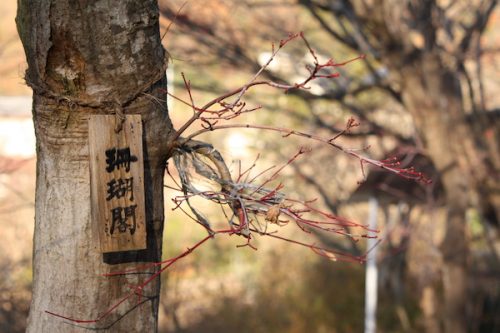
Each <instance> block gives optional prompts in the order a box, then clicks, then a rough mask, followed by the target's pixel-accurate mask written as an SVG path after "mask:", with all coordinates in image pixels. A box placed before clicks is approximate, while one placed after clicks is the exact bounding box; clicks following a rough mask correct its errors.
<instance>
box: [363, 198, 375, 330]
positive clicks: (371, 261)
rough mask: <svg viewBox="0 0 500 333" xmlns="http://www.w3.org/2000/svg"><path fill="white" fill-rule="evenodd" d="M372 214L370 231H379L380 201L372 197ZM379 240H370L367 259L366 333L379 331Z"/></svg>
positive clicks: (369, 218)
mask: <svg viewBox="0 0 500 333" xmlns="http://www.w3.org/2000/svg"><path fill="white" fill-rule="evenodd" d="M369 205H370V213H369V216H368V225H369V227H370V229H372V230H377V212H378V201H377V198H375V197H374V196H372V197H370V203H369ZM376 244H377V239H376V238H368V240H367V249H368V250H370V249H371V251H370V253H368V255H367V257H366V275H365V333H375V332H376V330H377V319H376V315H377V246H376Z"/></svg>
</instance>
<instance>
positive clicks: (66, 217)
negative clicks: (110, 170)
mask: <svg viewBox="0 0 500 333" xmlns="http://www.w3.org/2000/svg"><path fill="white" fill-rule="evenodd" d="M17 24H18V30H19V34H20V36H21V39H22V42H23V44H24V48H25V52H26V57H27V61H28V65H29V68H28V70H27V73H26V81H27V82H28V84H29V85H30V86H31V87H32V88H33V92H34V94H33V95H34V96H33V119H34V125H35V133H36V138H37V183H36V185H37V188H36V217H35V236H34V250H33V270H34V271H33V300H32V304H31V309H30V316H29V319H28V329H27V332H34V333H40V332H51V333H54V332H84V331H87V330H86V329H85V328H80V327H78V326H75V325H68V324H67V323H65V322H64V320H62V319H60V318H57V317H55V316H52V315H49V314H47V313H46V312H45V311H50V312H54V313H57V314H61V315H64V316H67V317H71V318H78V319H95V318H97V317H98V316H99V315H100V314H101V313H103V312H104V311H105V310H106V309H107V308H109V307H110V306H112V305H114V304H115V303H116V302H117V301H118V300H119V299H120V298H122V297H123V296H125V295H127V294H128V293H130V285H135V284H138V283H140V282H141V281H144V280H145V279H147V278H149V277H150V276H151V275H150V274H149V275H148V274H136V275H127V276H123V275H122V276H118V277H102V276H99V274H103V273H107V272H111V271H122V270H125V269H127V268H131V267H135V266H136V265H138V263H139V262H152V261H158V260H159V259H160V257H161V246H162V232H163V217H164V216H163V215H164V210H163V172H164V166H165V163H166V158H167V151H166V146H167V140H168V137H169V135H170V134H171V132H172V125H171V122H170V119H169V116H168V111H167V108H166V103H164V102H161V100H165V96H164V90H162V89H160V88H164V87H165V86H166V78H165V71H164V70H165V64H166V59H165V52H164V49H163V47H162V45H161V40H160V35H159V25H158V8H157V4H156V1H155V0H144V1H135V0H122V1H113V2H109V1H87V0H19V2H18V15H17ZM119 108H121V109H122V110H123V112H124V114H140V115H141V116H142V121H143V146H144V173H145V175H144V179H145V198H146V225H147V249H146V250H141V251H129V252H118V253H111V254H105V255H103V254H101V252H100V246H99V238H98V231H97V230H96V226H95V225H94V223H93V221H92V220H91V207H90V184H89V179H90V174H89V155H88V154H89V152H88V150H89V147H88V119H89V117H90V116H91V115H95V114H113V113H115V112H116V110H117V109H119ZM151 271H153V270H151ZM159 290H160V281H159V279H156V280H154V281H153V282H152V283H151V284H149V285H148V286H147V287H146V288H145V289H144V292H143V295H144V296H145V297H144V298H143V299H140V302H138V298H137V297H131V298H130V299H129V300H127V301H126V302H125V303H123V304H121V305H120V306H119V307H118V308H117V309H116V310H114V311H113V312H111V314H110V315H108V316H106V317H105V318H103V319H102V320H100V321H99V322H98V323H95V324H87V326H86V327H89V325H90V326H92V327H99V328H106V329H104V331H108V329H109V331H112V332H155V331H156V330H157V313H158V312H157V311H158V302H159Z"/></svg>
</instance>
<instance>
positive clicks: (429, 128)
mask: <svg viewBox="0 0 500 333" xmlns="http://www.w3.org/2000/svg"><path fill="white" fill-rule="evenodd" d="M400 73H401V76H402V77H401V82H402V91H403V94H402V96H403V100H404V103H405V105H406V106H407V108H408V110H409V111H410V112H411V113H412V116H413V119H414V120H415V125H416V128H417V131H418V132H419V135H420V137H421V138H422V139H423V141H424V145H425V148H426V149H427V153H428V154H429V156H430V158H431V159H432V161H433V162H434V164H435V166H436V168H437V170H438V171H439V172H440V174H441V180H442V182H443V186H444V188H445V193H446V207H447V210H448V212H447V222H446V227H445V230H446V231H445V232H446V235H445V239H444V241H443V244H442V246H441V253H442V255H443V261H444V264H443V268H442V279H443V280H442V282H443V288H444V312H443V314H444V316H443V318H444V323H443V324H444V327H445V331H446V332H456V333H459V332H466V330H467V325H466V324H467V321H466V318H467V316H466V311H465V309H466V307H465V304H466V300H467V255H468V241H467V238H466V232H465V222H466V221H465V213H466V209H467V207H468V206H469V205H470V202H469V196H470V192H468V189H469V191H470V189H471V187H472V186H471V185H472V183H473V180H472V175H471V174H470V170H471V166H472V164H471V161H479V160H480V159H479V158H477V159H474V158H473V157H472V156H471V155H472V154H475V153H476V150H475V149H474V148H473V143H472V142H471V138H470V136H469V135H468V132H467V129H466V124H465V115H464V112H463V109H462V95H461V90H460V85H459V81H458V78H457V77H456V75H455V74H454V73H452V72H451V71H450V70H448V69H447V68H446V67H445V66H444V65H443V64H442V63H441V61H440V59H439V57H438V56H437V55H435V54H433V53H430V52H429V53H425V54H422V55H421V57H419V58H416V59H414V62H413V63H411V64H406V65H405V66H404V67H402V68H401V69H400ZM477 168H478V169H477V170H479V168H480V166H477ZM436 227H437V226H436Z"/></svg>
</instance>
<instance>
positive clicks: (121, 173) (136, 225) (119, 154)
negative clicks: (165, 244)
mask: <svg viewBox="0 0 500 333" xmlns="http://www.w3.org/2000/svg"><path fill="white" fill-rule="evenodd" d="M115 121H117V120H116V117H115V116H107V115H92V116H90V119H89V158H90V189H91V191H90V192H91V203H92V220H93V223H95V224H96V225H97V228H98V230H99V240H100V243H101V251H102V252H103V253H107V252H119V251H120V252H121V251H132V250H142V249H145V248H146V217H145V204H144V159H143V152H142V122H141V116H140V115H127V116H126V118H125V121H124V122H123V125H122V129H121V131H120V132H118V133H116V132H115Z"/></svg>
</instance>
